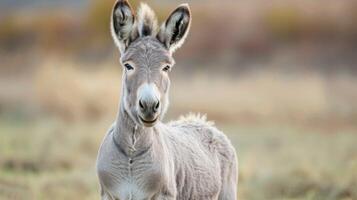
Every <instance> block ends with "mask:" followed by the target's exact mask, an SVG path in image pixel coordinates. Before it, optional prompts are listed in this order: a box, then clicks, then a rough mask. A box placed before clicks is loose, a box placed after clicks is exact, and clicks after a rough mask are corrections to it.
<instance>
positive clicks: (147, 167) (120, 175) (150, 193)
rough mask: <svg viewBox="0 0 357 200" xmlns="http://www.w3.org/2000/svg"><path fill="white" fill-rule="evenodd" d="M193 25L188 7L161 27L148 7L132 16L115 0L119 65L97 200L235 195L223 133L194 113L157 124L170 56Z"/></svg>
mask: <svg viewBox="0 0 357 200" xmlns="http://www.w3.org/2000/svg"><path fill="white" fill-rule="evenodd" d="M190 24H191V12H190V9H189V6H188V5H187V4H182V5H180V6H178V7H177V8H176V9H175V10H174V11H173V12H172V13H171V14H170V15H169V17H168V18H167V20H166V21H165V22H164V23H163V24H162V26H161V27H160V28H158V27H157V21H156V17H155V15H154V12H153V11H152V10H151V9H150V8H149V7H148V6H147V5H146V4H141V7H140V8H139V10H138V14H137V16H136V15H135V14H134V12H133V10H132V8H131V6H130V5H129V3H128V1H127V0H118V1H117V2H116V3H115V5H114V8H113V11H112V17H111V32H112V36H113V38H114V41H115V43H116V45H117V46H118V47H119V50H120V53H121V58H120V62H121V64H122V66H123V67H124V70H123V78H122V82H123V83H122V93H121V94H122V96H121V101H120V106H119V107H120V108H119V111H118V115H117V119H116V121H115V122H114V123H113V125H112V126H111V128H110V129H109V130H108V133H107V134H106V136H105V138H104V140H103V142H102V145H101V147H100V149H99V153H98V158H97V174H98V178H99V183H100V188H101V198H102V200H174V199H175V200H176V199H177V200H235V199H237V197H236V193H237V182H238V178H237V174H238V172H237V170H238V169H237V158H236V153H235V150H234V148H233V146H232V145H231V143H230V141H229V140H228V139H227V137H226V136H225V135H224V134H223V133H222V132H220V131H219V130H218V129H216V128H215V127H214V126H213V124H212V123H210V122H207V121H206V119H205V117H202V116H199V115H196V116H195V115H192V114H191V115H188V116H186V117H181V119H179V120H178V121H174V122H170V123H168V124H164V123H162V122H161V120H162V118H163V116H164V114H165V112H166V110H167V107H168V104H169V100H168V93H169V87H170V80H169V71H170V70H171V68H172V66H173V65H174V59H173V58H172V54H173V52H174V51H175V50H176V49H177V48H179V47H180V46H181V45H182V43H183V42H184V40H185V38H186V36H187V33H188V31H189V28H190Z"/></svg>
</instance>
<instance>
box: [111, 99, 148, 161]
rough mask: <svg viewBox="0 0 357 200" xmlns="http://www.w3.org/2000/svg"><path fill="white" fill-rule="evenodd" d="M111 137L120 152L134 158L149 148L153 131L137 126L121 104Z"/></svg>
mask: <svg viewBox="0 0 357 200" xmlns="http://www.w3.org/2000/svg"><path fill="white" fill-rule="evenodd" d="M113 136H114V137H113V139H114V142H115V144H116V146H117V148H118V149H119V150H120V151H122V152H123V153H124V154H125V155H126V156H128V157H135V156H137V155H139V154H142V153H143V152H145V151H147V150H148V149H149V148H150V147H151V145H152V144H153V141H154V136H155V130H154V128H147V127H143V126H139V125H137V124H136V123H135V122H134V121H133V119H132V118H131V117H130V116H129V114H128V113H127V111H126V110H125V109H124V105H122V104H121V105H120V108H119V113H118V116H117V120H116V127H115V131H114V135H113Z"/></svg>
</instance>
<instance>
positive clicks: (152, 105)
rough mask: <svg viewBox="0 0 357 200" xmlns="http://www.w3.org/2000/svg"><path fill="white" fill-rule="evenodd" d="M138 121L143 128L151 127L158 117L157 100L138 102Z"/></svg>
mask: <svg viewBox="0 0 357 200" xmlns="http://www.w3.org/2000/svg"><path fill="white" fill-rule="evenodd" d="M139 109H140V112H139V119H140V121H141V122H142V123H143V124H144V125H145V126H149V127H151V126H153V125H154V124H155V123H156V121H157V119H158V115H159V109H160V101H159V100H153V99H150V100H149V101H148V100H143V99H140V100H139Z"/></svg>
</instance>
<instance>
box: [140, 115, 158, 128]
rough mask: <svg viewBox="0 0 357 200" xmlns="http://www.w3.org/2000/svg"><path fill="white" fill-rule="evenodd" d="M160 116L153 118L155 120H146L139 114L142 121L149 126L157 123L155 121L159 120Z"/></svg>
mask: <svg viewBox="0 0 357 200" xmlns="http://www.w3.org/2000/svg"><path fill="white" fill-rule="evenodd" d="M158 118H159V117H156V118H155V119H153V120H145V119H143V118H142V117H141V116H140V115H139V119H140V121H141V122H142V123H143V124H144V125H145V126H148V127H152V126H153V125H154V124H155V122H156V121H157V119H158Z"/></svg>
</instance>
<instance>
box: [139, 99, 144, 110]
mask: <svg viewBox="0 0 357 200" xmlns="http://www.w3.org/2000/svg"><path fill="white" fill-rule="evenodd" d="M139 106H140V108H141V109H145V107H144V104H143V102H141V100H139Z"/></svg>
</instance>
